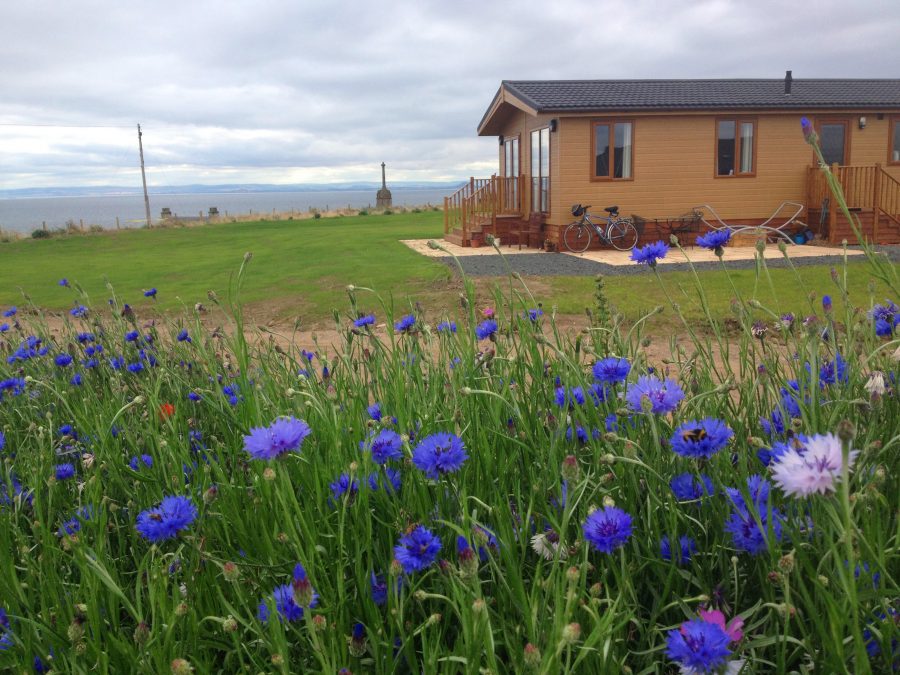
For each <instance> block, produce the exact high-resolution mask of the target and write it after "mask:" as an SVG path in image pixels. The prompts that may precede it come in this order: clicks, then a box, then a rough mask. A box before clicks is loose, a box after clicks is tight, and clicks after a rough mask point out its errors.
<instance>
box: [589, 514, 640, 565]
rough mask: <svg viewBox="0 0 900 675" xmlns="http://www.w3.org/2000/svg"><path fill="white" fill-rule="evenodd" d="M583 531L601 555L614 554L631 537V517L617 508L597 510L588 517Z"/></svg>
mask: <svg viewBox="0 0 900 675" xmlns="http://www.w3.org/2000/svg"><path fill="white" fill-rule="evenodd" d="M581 529H582V531H583V532H584V538H585V539H587V541H588V543H590V544H591V545H592V546H593V547H594V548H596V549H597V550H598V551H600V552H601V553H612V552H613V551H614V550H615V549H617V548H619V547H620V546H623V545H624V544H625V542H626V541H628V539H629V538H630V537H631V534H632V527H631V516H630V515H628V514H627V513H626V512H625V511H623V510H622V509H619V508H616V507H615V506H609V507H606V508H603V509H597V510H596V511H594V512H593V513H591V514H590V515H588V517H587V519H585V521H584V523H583V524H582V526H581Z"/></svg>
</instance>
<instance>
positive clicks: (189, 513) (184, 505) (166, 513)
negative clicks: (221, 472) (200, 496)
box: [136, 496, 197, 543]
mask: <svg viewBox="0 0 900 675" xmlns="http://www.w3.org/2000/svg"><path fill="white" fill-rule="evenodd" d="M196 518H197V508H196V507H195V506H194V503H193V502H192V501H191V500H190V498H188V497H181V496H176V497H164V498H163V500H162V502H160V503H159V505H157V506H155V507H153V508H152V509H147V510H146V511H141V513H140V514H139V515H138V517H137V525H136V528H137V531H138V533H139V534H140V535H141V536H142V537H144V538H145V539H148V540H149V541H151V542H153V543H157V542H160V541H164V540H166V539H173V538H174V537H176V536H178V533H179V532H180V531H181V530H186V529H187V528H188V527H189V526H190V524H191V523H193V522H194V520H196Z"/></svg>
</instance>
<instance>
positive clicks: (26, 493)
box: [0, 474, 34, 506]
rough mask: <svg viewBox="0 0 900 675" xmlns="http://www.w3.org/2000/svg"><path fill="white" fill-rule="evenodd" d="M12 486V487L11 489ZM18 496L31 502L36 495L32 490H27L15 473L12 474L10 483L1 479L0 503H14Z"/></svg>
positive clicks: (24, 500) (6, 504) (7, 504)
mask: <svg viewBox="0 0 900 675" xmlns="http://www.w3.org/2000/svg"><path fill="white" fill-rule="evenodd" d="M10 488H12V489H11V490H10ZM17 498H18V499H20V500H21V501H23V502H26V503H28V504H31V503H32V501H33V500H34V495H33V493H32V491H31V490H26V489H25V488H24V487H23V486H22V483H21V482H20V481H19V479H18V478H16V476H15V474H13V475H10V477H9V484H8V485H7V483H6V481H4V480H2V479H0V504H3V505H4V506H9V505H10V504H12V503H13V500H14V499H17Z"/></svg>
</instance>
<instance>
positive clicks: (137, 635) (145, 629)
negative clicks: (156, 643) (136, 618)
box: [134, 621, 150, 646]
mask: <svg viewBox="0 0 900 675" xmlns="http://www.w3.org/2000/svg"><path fill="white" fill-rule="evenodd" d="M149 639H150V626H148V625H147V623H146V622H145V621H141V622H140V623H139V624H138V625H137V627H136V628H135V629H134V643H135V644H136V645H138V646H143V645H145V644H147V640H149Z"/></svg>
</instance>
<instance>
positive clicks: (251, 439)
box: [244, 417, 312, 460]
mask: <svg viewBox="0 0 900 675" xmlns="http://www.w3.org/2000/svg"><path fill="white" fill-rule="evenodd" d="M310 433H312V429H310V428H309V425H308V424H307V423H306V422H304V421H303V420H299V419H297V418H296V417H279V418H278V419H277V420H275V421H274V422H272V424H270V425H269V426H268V427H254V428H252V429H250V433H249V434H248V435H246V436H244V450H246V451H247V452H248V453H250V455H251V456H252V457H253V458H254V459H264V460H270V459H275V458H276V457H280V456H281V455H283V454H284V453H286V452H293V451H296V450H299V449H300V446H301V445H302V444H303V441H304V440H305V439H306V437H307V436H309V435H310Z"/></svg>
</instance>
